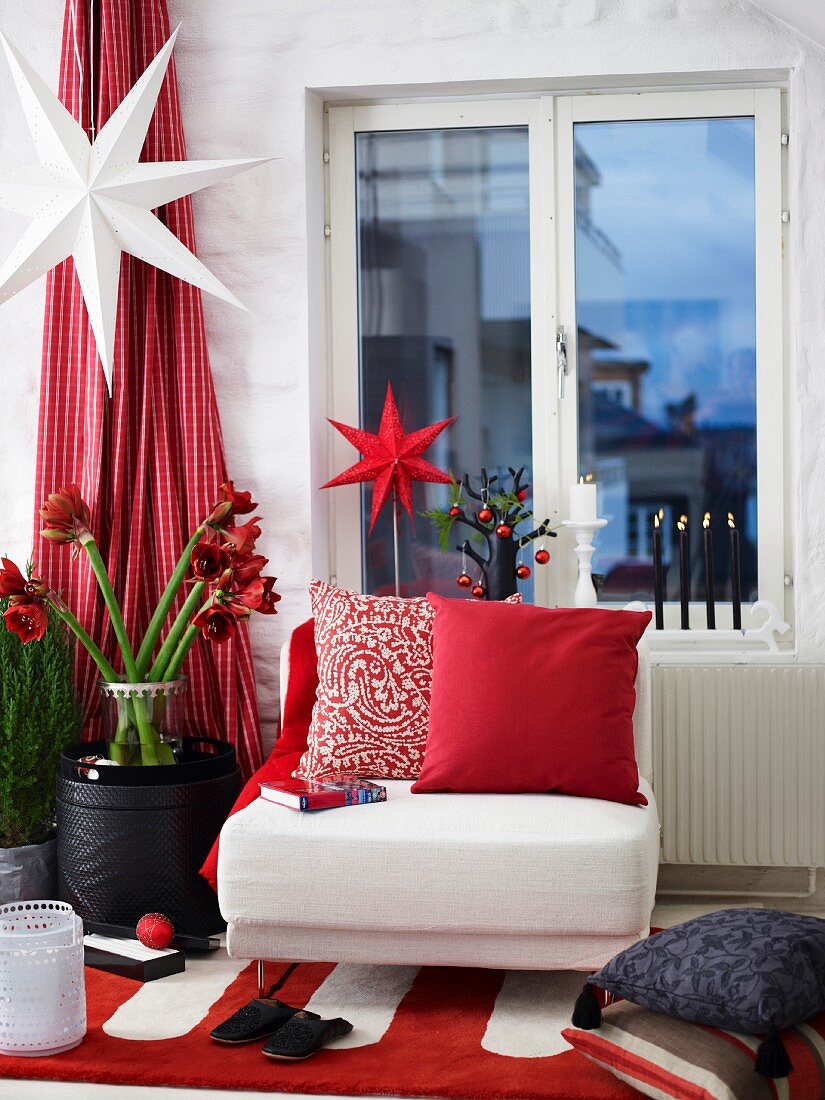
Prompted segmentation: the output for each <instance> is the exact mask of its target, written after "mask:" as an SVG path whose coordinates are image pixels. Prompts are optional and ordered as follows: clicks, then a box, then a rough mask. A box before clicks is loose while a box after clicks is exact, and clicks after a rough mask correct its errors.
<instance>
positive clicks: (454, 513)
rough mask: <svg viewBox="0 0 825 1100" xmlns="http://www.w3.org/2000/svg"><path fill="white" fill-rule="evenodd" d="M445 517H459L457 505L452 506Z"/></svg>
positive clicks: (459, 512) (459, 510) (459, 511)
mask: <svg viewBox="0 0 825 1100" xmlns="http://www.w3.org/2000/svg"><path fill="white" fill-rule="evenodd" d="M447 515H448V516H453V517H455V516H460V515H461V509H460V508H459V507H458V505H457V504H454V505H453V506H452V508H451V509H450V510H449V512H448V513H447Z"/></svg>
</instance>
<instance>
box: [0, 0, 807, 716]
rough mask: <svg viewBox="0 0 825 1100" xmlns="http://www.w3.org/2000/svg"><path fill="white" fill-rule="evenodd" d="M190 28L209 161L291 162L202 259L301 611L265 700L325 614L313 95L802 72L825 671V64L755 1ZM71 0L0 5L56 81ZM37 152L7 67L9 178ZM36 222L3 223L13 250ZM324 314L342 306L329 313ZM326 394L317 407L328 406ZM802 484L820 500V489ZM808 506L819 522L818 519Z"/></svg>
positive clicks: (206, 237) (20, 352) (20, 302)
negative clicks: (316, 492)
mask: <svg viewBox="0 0 825 1100" xmlns="http://www.w3.org/2000/svg"><path fill="white" fill-rule="evenodd" d="M169 5H170V9H171V16H172V20H173V23H174V22H177V21H178V20H183V22H184V29H183V33H182V35H181V37H180V39H179V42H178V46H177V50H176V53H177V61H178V74H179V80H180V86H181V92H182V99H183V111H184V121H185V126H186V133H187V139H188V144H189V152H190V156H193V157H200V156H203V157H209V156H221V155H223V156H241V155H253V154H256V153H273V154H274V155H275V156H276V157H277V158H278V159H277V161H276V162H275V163H274V164H271V165H269V166H267V167H265V168H262V169H258V170H256V171H254V172H251V173H249V174H248V175H245V176H242V177H240V178H239V179H238V180H237V181H234V182H232V183H230V184H227V185H225V186H223V187H220V188H218V187H216V188H214V189H212V190H210V191H208V192H206V193H205V194H203V195H201V196H198V197H197V198H196V213H197V217H198V237H199V250H200V254H201V256H202V258H203V259H204V261H205V262H206V263H207V264H208V265H209V266H210V267H211V268H212V269H213V270H214V271H215V272H216V273H217V274H218V275H219V276H220V278H222V279H223V280H224V281H225V282H226V283H227V285H229V286H230V287H231V288H232V289H233V290H234V291H235V292H236V293H237V294H238V296H239V297H240V298H241V299H242V300H244V301H245V302H246V303H247V304H248V305H249V306H250V308H251V309H252V311H253V312H252V314H251V315H250V316H247V315H245V314H243V313H241V312H237V311H234V310H232V309H231V308H230V307H227V306H225V305H223V304H221V303H219V302H216V301H214V300H212V299H208V298H207V301H206V309H207V320H208V325H209V336H210V347H211V353H212V366H213V370H214V373H215V378H216V383H217V389H218V396H219V399H220V403H221V410H222V414H223V423H224V429H225V435H226V445H227V450H228V455H229V462H230V467H231V470H232V474H233V476H234V477H235V480H236V481H237V482H238V484H239V485H241V486H243V487H249V488H251V489H252V491H253V492H254V494H255V496H256V497H257V499H258V500H260V501H261V512H262V514H263V515H265V516H266V518H267V528H266V534H265V539H264V546H263V549H264V552H265V553H266V554H267V555H268V556H269V557H270V558H271V559H272V562H273V566H274V571H275V572H276V573H277V574H278V576H279V578H280V583H279V588H280V589H281V591H282V592H283V593H284V602H283V603H282V605H281V607H282V611H281V614H279V615H278V616H277V618H275V619H274V620H266V621H265V620H263V619H260V618H258V619H257V620H256V621H255V622H254V624H253V632H254V636H255V642H256V650H257V659H258V675H259V682H260V685H261V701H262V706H263V709H264V713H265V715H266V716H271V714H272V713H273V709H274V706H275V684H276V674H275V663H276V651H277V647H278V645H279V644H280V641H281V640H282V639H283V637H284V634H285V632H286V630H287V629H288V628H289V627H290V626H291V625H294V624H295V623H297V622H299V621H300V620H301V619H302V618H303V617H305V615H306V613H307V600H306V596H305V586H306V582H307V580H308V578H309V575H310V571H311V557H310V554H311V549H310V547H311V533H310V497H311V493H312V486H313V483H314V480H315V481H317V475H316V478H315V479H313V477H312V475H311V471H310V433H312V437H313V438H314V439H316V440H321V439H323V437H324V431H323V429H322V427H321V426H320V424H321V421H320V418H321V415H322V410H320V409H316V410H315V412H314V414H313V422H312V426H310V407H309V406H310V392H311V385H310V370H309V361H310V359H311V358H313V357H314V358H315V359H316V360H317V358H318V350H319V347H320V334H321V333H322V330H323V324H324V317H323V315H322V313H321V311H320V310H318V309H317V308H313V312H312V318H311V320H310V317H309V312H310V311H309V291H308V286H309V284H310V283H314V284H315V290H314V299H313V303H315V302H317V301H318V300H319V289H320V288H319V286H318V285H317V284H318V279H319V277H320V272H319V268H318V256H319V249H320V241H321V238H320V233H321V225H320V219H314V220H313V224H312V234H313V236H312V240H311V242H310V247H309V250H308V241H307V218H306V196H307V187H308V181H307V172H306V164H307V157H308V156H309V157H310V158H311V162H310V163H311V164H312V165H313V172H314V173H315V175H314V177H312V178H310V181H309V188H310V193H311V194H313V195H316V196H317V187H318V178H317V169H316V168H315V166H316V165H317V164H318V159H317V158H318V157H319V147H318V146H313V147H312V148H311V149H310V150H309V152H308V151H307V147H306V146H307V136H306V135H307V133H310V134H311V135H314V136H315V137H316V138H317V128H316V129H314V128H313V127H314V126H315V123H312V124H311V125H310V126H309V127H308V126H307V110H306V102H307V100H306V89H307V88H315V89H323V88H338V89H341V88H347V87H358V88H364V87H367V86H373V85H394V84H404V85H410V84H426V83H429V82H435V83H439V84H444V83H445V82H452V81H455V82H470V81H492V80H502V79H505V80H531V81H533V80H545V79H547V80H559V79H562V80H564V79H570V80H573V79H575V78H581V77H587V76H593V77H600V76H610V75H614V74H636V73H639V74H644V73H669V72H696V71H701V72H719V71H728V70H736V69H765V68H771V69H775V68H782V69H789V70H792V75H791V83H790V89H791V115H792V121H791V131H792V142H791V149H790V163H791V172H790V177H791V178H790V196H789V205H790V207H791V210H792V221H791V230H792V233H791V239H792V253H791V264H792V278H791V286H790V321H789V331H790V332H791V334H792V341H791V342H792V346H791V361H790V386H789V394H790V405H791V408H790V418H791V423H792V425H793V427H792V431H791V432H790V433H789V440H790V443H789V456H790V459H791V463H792V465H791V476H790V479H789V489H790V498H791V499H790V513H791V519H792V523H793V525H794V531H795V539H796V548H797V549H796V564H795V570H794V571H795V574H796V590H795V591H796V602H797V607H796V625H797V639H798V645H799V649H800V653H801V655H802V656H804V657H805V658H806V659H813V660H825V601H823V599H822V596H821V593H822V585H823V578H825V459H823V457H821V456H822V455H823V447H824V446H825V377H823V371H825V216H823V196H822V180H823V179H825V133H823V126H822V118H823V114H822V108H823V103H825V55H824V54H823V53H822V52H821V51H819V50H818V48H817V47H815V46H813V45H812V44H811V43H810V42H809V41H808V40H806V39H804V38H802V37H797V36H796V35H795V34H794V33H793V32H791V31H789V30H788V29H787V28H786V27H784V26H781V25H779V24H775V23H773V22H771V21H770V19H769V18H768V17H767V16H765V15H763V14H762V13H761V12H759V11H757V10H755V9H754V8H753V7H751V6H750V5H749V4H748V3H746V2H745V0H741V2H740V0H417V2H415V3H411V2H410V0H232V3H231V4H227V3H226V2H225V0H169ZM62 9H63V0H36V2H35V3H29V4H20V3H18V2H17V0H0V28H2V29H3V30H4V31H5V32H6V33H7V34H8V35H9V36H10V37H11V38H12V39H13V41H14V42H15V43H16V44H17V45H19V46H20V47H21V48H22V50H23V51H24V52H25V53H26V54H27V56H28V57H29V58H31V60H32V61H33V63H34V64H35V67H36V68H37V69H38V70H39V71H40V72H41V73H42V74H43V75H44V76H45V77H46V78H47V79H49V80H51V81H52V83H53V84H54V83H55V82H56V76H57V59H58V43H59V31H60V21H61V18H62ZM30 153H31V148H30V145H29V142H28V139H27V136H26V132H25V128H24V124H23V120H22V117H21V113H20V110H19V108H18V106H17V102H16V99H15V97H14V94H13V91H12V85H11V81H10V78H9V75H8V72H7V70H6V67H5V64H4V63H2V62H0V164H14V163H21V162H24V161H25V160H27V159H28V158H29V156H30ZM19 225H20V223H19V221H18V220H17V219H14V218H12V217H11V216H9V215H5V214H2V213H0V256H4V255H5V254H6V253H7V252H8V251H9V248H10V245H11V240H12V236H11V234H12V233H13V232H15V231H16V230H17V229H18V227H19ZM320 300H321V301H322V298H321V299H320ZM42 307H43V286H42V284H41V285H37V286H34V287H32V288H30V289H29V290H28V291H27V292H25V293H23V294H21V295H20V296H19V297H18V298H16V299H14V300H12V301H11V302H9V303H7V304H6V305H4V306H3V307H2V311H0V334H2V339H1V340H0V371H1V372H2V390H0V392H2V393H3V395H4V397H5V401H4V408H3V413H4V415H3V418H2V422H0V500H2V502H3V504H2V512H1V513H0V515H2V520H0V549H2V550H3V551H6V550H7V551H8V552H9V553H11V554H12V555H14V556H16V557H18V558H19V559H22V558H25V556H26V553H27V550H28V546H29V538H30V529H31V511H32V505H33V501H32V499H31V493H32V484H33V477H34V443H33V437H34V433H35V427H36V392H37V387H38V375H39V359H40V329H41V319H42ZM320 390H321V387H320V385H319V383H318V381H317V379H316V380H315V382H314V384H313V388H312V392H320ZM800 487H801V488H800ZM802 505H804V507H803V506H802Z"/></svg>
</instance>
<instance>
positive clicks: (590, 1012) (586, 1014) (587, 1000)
mask: <svg viewBox="0 0 825 1100" xmlns="http://www.w3.org/2000/svg"><path fill="white" fill-rule="evenodd" d="M572 1023H573V1027H579V1028H581V1029H582V1031H594V1030H595V1029H596V1028H598V1027H601V1026H602V1010H601V1006H600V1005H599V998H598V997H597V996H596V991H595V989H594V988H593V986H592V985H591V984H590V982H586V983H585V986H584V989H583V990H582V991H581V993H580V994H579V995H578V997H577V998H576V1005H575V1007H574V1009H573V1021H572Z"/></svg>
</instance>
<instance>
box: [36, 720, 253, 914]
mask: <svg viewBox="0 0 825 1100" xmlns="http://www.w3.org/2000/svg"><path fill="white" fill-rule="evenodd" d="M105 752H106V747H105V743H104V742H84V743H83V744H82V745H72V746H71V747H70V748H69V749H67V750H66V751H65V752H64V753H63V756H62V758H61V762H60V770H59V774H58V777H57V862H58V879H59V893H60V898H61V900H63V901H67V902H69V903H70V904H71V905H72V906H73V907H74V909H75V911H76V912H77V913H79V914H80V916H81V917H82V918H84V919H85V920H94V921H100V922H102V923H105V924H121V925H135V924H136V923H137V921H138V920H139V919H140V917H142V916H143V914H144V913H149V912H161V913H165V914H166V915H167V916H168V917H169V918H170V919H171V920H172V922H173V924H174V925H175V928H176V929H177V930H178V931H179V932H181V933H185V934H188V935H193V936H205V935H210V934H212V933H214V932H218V931H219V930H221V929H222V928H223V927H225V923H224V921H223V920H222V919H221V915H220V912H219V910H218V901H217V897H216V895H215V892H214V891H213V890H212V888H211V887H210V886H209V884H208V883H207V882H206V881H205V880H204V879H203V878H202V877H201V875H200V874H199V873H198V870H199V868H200V866H201V864H202V863H203V861H204V859H205V858H206V855H207V853H208V852H209V849H210V848H211V846H212V843H213V841H214V840H215V837H216V836H217V835H218V833H219V832H220V828H221V826H222V825H223V823H224V821H225V820H226V816H227V814H228V813H229V811H230V809H231V808H232V804H233V802H234V801H235V799H236V797H237V795H238V791H239V790H240V785H241V780H240V771H239V769H238V765H237V761H236V759H235V749H234V748H233V747H232V745H228V744H226V743H225V742H223V741H212V740H208V739H205V738H204V739H197V738H186V739H185V740H184V741H183V754H182V760H181V762H180V763H179V764H175V765H165V766H158V767H116V768H112V767H101V768H98V769H97V775H98V778H97V779H96V780H94V779H90V778H88V777H86V776H84V775H83V773H82V770H81V769H79V767H78V760H79V758H80V757H81V756H87V755H90V754H93V753H100V754H101V755H105Z"/></svg>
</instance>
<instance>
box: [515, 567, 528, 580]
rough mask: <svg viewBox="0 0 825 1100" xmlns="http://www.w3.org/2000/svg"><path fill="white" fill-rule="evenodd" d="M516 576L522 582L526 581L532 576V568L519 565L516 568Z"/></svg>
mask: <svg viewBox="0 0 825 1100" xmlns="http://www.w3.org/2000/svg"><path fill="white" fill-rule="evenodd" d="M516 576H517V577H518V579H519V580H520V581H526V580H527V578H528V577H529V576H530V566H529V565H517V566H516Z"/></svg>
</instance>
